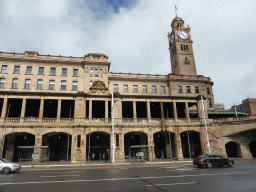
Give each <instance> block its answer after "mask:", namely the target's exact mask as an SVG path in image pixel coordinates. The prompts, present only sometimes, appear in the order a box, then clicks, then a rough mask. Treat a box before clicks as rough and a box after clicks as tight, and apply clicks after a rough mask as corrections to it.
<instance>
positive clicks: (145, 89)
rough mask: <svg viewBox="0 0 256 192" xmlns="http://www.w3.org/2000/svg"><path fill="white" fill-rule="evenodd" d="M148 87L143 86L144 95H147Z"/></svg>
mask: <svg viewBox="0 0 256 192" xmlns="http://www.w3.org/2000/svg"><path fill="white" fill-rule="evenodd" d="M147 92H148V91H147V86H146V85H143V93H147Z"/></svg>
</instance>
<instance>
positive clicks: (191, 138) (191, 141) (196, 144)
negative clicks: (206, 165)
mask: <svg viewBox="0 0 256 192" xmlns="http://www.w3.org/2000/svg"><path fill="white" fill-rule="evenodd" d="M180 138H181V145H182V152H183V157H185V158H188V157H190V156H191V157H192V158H193V157H195V156H198V155H200V154H201V151H202V147H201V142H200V132H198V131H194V130H188V131H183V132H181V133H180Z"/></svg>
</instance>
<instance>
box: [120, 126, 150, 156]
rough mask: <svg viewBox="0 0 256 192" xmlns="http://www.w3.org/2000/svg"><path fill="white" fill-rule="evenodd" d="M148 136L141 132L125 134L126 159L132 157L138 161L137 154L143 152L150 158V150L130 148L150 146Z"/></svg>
mask: <svg viewBox="0 0 256 192" xmlns="http://www.w3.org/2000/svg"><path fill="white" fill-rule="evenodd" d="M147 137H148V135H147V133H145V132H141V131H130V132H128V133H126V134H124V155H125V158H128V156H129V155H130V157H131V158H132V159H136V154H137V153H138V152H143V153H144V156H145V158H146V159H147V158H148V148H130V147H131V146H136V145H138V146H139V145H147V144H148V138H147ZM130 152H131V154H130Z"/></svg>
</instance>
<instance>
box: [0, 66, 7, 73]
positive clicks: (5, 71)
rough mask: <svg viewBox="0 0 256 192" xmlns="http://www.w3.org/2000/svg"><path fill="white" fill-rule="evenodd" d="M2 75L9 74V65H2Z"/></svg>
mask: <svg viewBox="0 0 256 192" xmlns="http://www.w3.org/2000/svg"><path fill="white" fill-rule="evenodd" d="M1 73H7V65H2V70H1Z"/></svg>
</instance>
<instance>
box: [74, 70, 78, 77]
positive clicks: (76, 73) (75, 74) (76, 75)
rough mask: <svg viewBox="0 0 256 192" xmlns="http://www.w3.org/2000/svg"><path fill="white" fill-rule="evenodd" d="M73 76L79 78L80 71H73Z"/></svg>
mask: <svg viewBox="0 0 256 192" xmlns="http://www.w3.org/2000/svg"><path fill="white" fill-rule="evenodd" d="M73 76H74V77H78V69H73Z"/></svg>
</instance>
